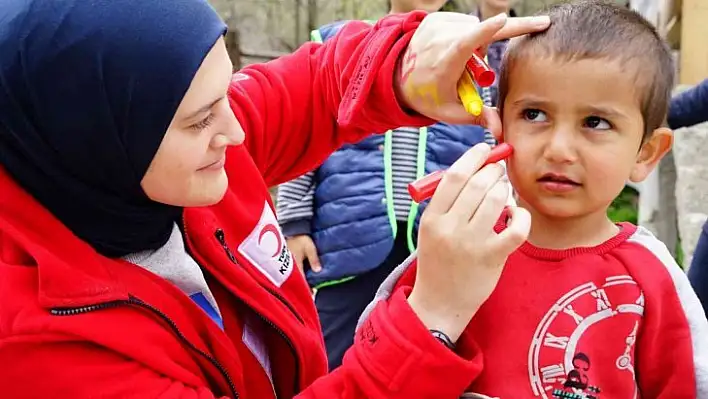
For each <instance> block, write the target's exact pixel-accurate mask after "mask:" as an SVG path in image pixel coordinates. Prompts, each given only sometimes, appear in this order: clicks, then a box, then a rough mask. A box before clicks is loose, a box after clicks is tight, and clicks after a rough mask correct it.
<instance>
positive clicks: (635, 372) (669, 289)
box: [357, 1, 708, 399]
mask: <svg viewBox="0 0 708 399" xmlns="http://www.w3.org/2000/svg"><path fill="white" fill-rule="evenodd" d="M548 14H549V15H550V17H551V27H550V28H549V29H548V30H547V31H546V32H543V33H540V34H537V35H533V36H529V37H523V38H520V39H519V40H516V41H512V43H510V45H509V47H508V49H507V53H506V56H505V59H504V63H503V66H502V73H501V76H500V110H501V112H502V115H503V125H504V140H505V141H506V142H508V143H510V144H511V145H512V146H514V148H515V153H514V155H513V156H512V157H511V159H509V161H508V172H509V178H510V180H511V182H512V185H513V186H514V188H515V189H516V191H517V192H518V194H519V201H520V205H521V206H523V207H524V208H526V209H528V211H529V212H530V213H531V216H532V226H531V232H530V235H529V238H528V242H526V243H525V244H523V245H522V246H521V247H520V248H519V249H518V250H517V251H516V252H514V253H513V254H512V255H511V256H510V257H509V258H508V259H507V262H506V265H505V268H504V271H503V273H502V275H501V277H500V280H499V282H498V285H497V287H496V289H495V291H494V292H493V293H492V295H491V296H490V297H489V299H488V300H487V302H486V303H485V304H484V305H483V306H482V307H481V308H480V309H479V311H478V312H477V313H476V314H475V315H474V318H473V319H472V321H471V322H470V324H469V325H468V327H467V330H466V331H465V333H464V334H463V336H462V337H461V338H460V340H458V342H457V344H456V350H457V351H461V352H464V351H475V352H477V353H479V358H480V362H481V363H482V364H483V369H482V371H481V372H480V373H479V374H478V375H477V376H475V379H474V382H473V384H472V386H471V387H470V389H469V391H470V392H474V393H477V394H479V395H486V396H489V397H499V398H502V399H507V398H509V399H517V398H536V397H541V398H577V399H581V398H610V399H623V398H627V399H631V398H639V397H641V398H643V399H647V398H671V399H684V398H685V399H695V398H708V345H707V344H708V322H707V321H706V319H705V315H704V313H703V310H702V309H701V305H700V303H699V302H698V300H697V298H696V295H695V293H694V292H693V291H692V289H691V287H690V285H689V283H688V281H687V279H686V277H685V275H684V274H683V272H682V271H681V269H680V268H679V266H678V265H677V264H676V263H675V262H674V260H673V258H672V257H671V256H670V254H669V252H668V251H667V249H666V247H665V246H664V245H663V244H662V243H661V242H660V241H658V240H657V239H656V238H655V237H654V236H652V234H651V233H649V232H648V231H647V230H645V229H643V228H640V227H636V226H634V225H631V224H629V223H619V224H615V223H612V222H611V221H610V220H609V219H608V217H607V208H608V206H609V205H610V203H611V202H612V200H613V199H614V198H615V197H616V196H617V195H618V194H619V192H620V191H621V190H622V187H623V186H624V185H625V183H626V181H627V180H632V181H637V182H638V181H641V180H643V179H644V178H645V177H646V176H647V175H648V174H649V173H650V172H651V171H652V170H653V169H654V167H655V166H656V165H657V163H658V162H659V160H660V159H661V158H662V157H663V156H664V154H666V152H667V151H668V150H669V149H670V147H671V141H672V136H671V131H670V130H669V129H668V128H665V127H662V125H663V123H664V120H665V117H666V113H667V104H668V101H669V97H670V93H671V89H672V85H673V79H674V69H673V63H672V59H671V55H670V52H669V49H668V48H667V46H666V45H665V44H664V42H663V41H662V40H661V39H660V38H659V37H658V36H657V34H656V32H655V30H654V29H653V28H652V26H651V25H650V24H649V23H647V22H646V21H645V20H644V19H643V18H642V17H641V16H639V15H638V14H636V13H634V12H632V11H630V10H627V9H624V8H622V7H619V6H615V5H611V4H606V3H599V2H592V1H582V2H574V3H566V4H561V5H557V6H554V7H552V8H550V10H549V11H548ZM505 222H506V218H505V217H502V218H500V221H499V222H498V224H497V231H501V230H503V229H504V228H505ZM415 264H416V262H415V259H414V257H413V256H412V257H411V260H410V261H408V262H406V263H404V264H403V265H401V266H400V267H399V268H398V269H397V270H396V271H394V273H393V274H392V275H391V276H390V277H389V278H388V279H387V281H385V282H384V284H383V285H382V287H381V288H380V289H379V292H378V294H377V299H378V300H380V299H381V298H385V297H386V296H388V295H389V294H390V292H392V291H393V290H394V289H396V288H398V287H401V286H410V285H412V284H413V282H414V279H415ZM365 317H366V313H365V316H363V317H362V321H363V320H365ZM357 339H359V337H357ZM441 384H444V381H441Z"/></svg>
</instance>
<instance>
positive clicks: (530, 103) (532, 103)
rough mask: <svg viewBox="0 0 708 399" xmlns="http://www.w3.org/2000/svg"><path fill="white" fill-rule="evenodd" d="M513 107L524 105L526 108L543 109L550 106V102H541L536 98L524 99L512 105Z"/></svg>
mask: <svg viewBox="0 0 708 399" xmlns="http://www.w3.org/2000/svg"><path fill="white" fill-rule="evenodd" d="M512 104H513V105H523V106H526V107H543V106H548V101H545V100H541V99H540V98H535V97H523V98H520V99H518V100H516V101H514V102H513V103H512Z"/></svg>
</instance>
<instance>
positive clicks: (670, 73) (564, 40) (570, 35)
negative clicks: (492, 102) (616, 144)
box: [499, 0, 675, 140]
mask: <svg viewBox="0 0 708 399" xmlns="http://www.w3.org/2000/svg"><path fill="white" fill-rule="evenodd" d="M539 15H548V16H549V17H550V19H551V26H550V27H549V28H548V30H546V31H544V32H540V33H534V34H530V35H526V36H522V37H519V38H516V39H513V40H512V41H511V42H510V43H509V46H508V47H507V50H506V53H505V55H504V61H503V62H502V68H501V72H500V76H499V107H500V111H502V112H503V106H504V99H505V98H506V95H507V94H508V92H509V84H508V83H509V74H510V70H511V69H512V68H513V67H514V66H515V65H516V64H517V62H519V60H523V59H524V58H526V59H528V58H530V57H539V56H540V57H543V56H549V57H552V58H554V59H558V60H562V61H568V62H572V61H577V60H582V59H606V60H608V61H617V62H621V63H622V65H626V66H627V68H628V71H627V73H628V74H633V75H634V82H635V84H636V85H637V89H638V90H637V92H638V93H640V96H641V97H640V99H639V101H640V106H641V113H642V117H643V119H644V134H643V140H644V139H646V138H648V137H649V136H650V135H651V133H652V132H653V131H654V130H655V129H657V128H659V127H661V126H662V125H663V124H664V121H665V119H666V114H667V112H668V107H669V101H670V99H671V91H672V89H673V86H674V79H675V78H674V75H675V72H674V62H673V57H672V55H671V50H670V49H669V47H668V45H667V44H666V42H665V41H664V40H662V39H661V37H660V36H659V34H658V33H657V32H656V29H655V28H654V27H653V26H652V25H651V24H650V23H649V22H648V21H647V20H646V19H644V17H642V16H641V15H640V14H638V13H637V12H635V11H632V10H629V9H627V8H625V7H623V6H619V5H616V4H613V3H609V2H605V1H599V0H580V1H572V2H565V3H560V4H556V5H553V6H551V7H550V8H548V9H546V10H545V11H542V12H541V13H539ZM549 84H553V82H549Z"/></svg>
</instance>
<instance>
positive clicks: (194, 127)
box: [190, 114, 214, 131]
mask: <svg viewBox="0 0 708 399" xmlns="http://www.w3.org/2000/svg"><path fill="white" fill-rule="evenodd" d="M213 120H214V114H209V116H207V117H206V118H204V119H202V120H201V121H199V122H197V123H195V124H194V125H192V126H190V128H191V129H192V130H196V131H200V130H204V129H206V128H208V127H209V125H211V122H212V121H213Z"/></svg>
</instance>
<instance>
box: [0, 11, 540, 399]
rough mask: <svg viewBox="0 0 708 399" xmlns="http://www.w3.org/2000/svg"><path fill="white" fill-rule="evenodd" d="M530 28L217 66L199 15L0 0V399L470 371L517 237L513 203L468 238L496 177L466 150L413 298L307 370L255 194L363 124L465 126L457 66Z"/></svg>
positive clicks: (434, 378) (503, 25)
mask: <svg viewBox="0 0 708 399" xmlns="http://www.w3.org/2000/svg"><path fill="white" fill-rule="evenodd" d="M424 18H425V23H424V24H421V21H423V20H424ZM547 25H548V21H547V20H545V19H528V20H513V19H506V18H505V17H504V16H500V17H499V18H497V19H495V20H492V21H491V22H484V23H481V24H480V23H478V21H476V20H475V19H474V18H473V17H466V16H450V15H435V14H433V15H431V16H428V17H426V16H425V14H423V13H414V14H409V15H399V16H392V17H390V18H386V19H384V20H382V21H381V22H379V23H378V24H377V25H376V26H374V27H369V26H368V25H366V24H359V23H352V24H350V26H347V27H345V28H343V30H342V32H341V34H340V35H338V37H337V38H336V39H333V40H330V41H329V42H328V44H326V45H315V44H312V45H308V46H305V47H303V48H301V49H300V50H298V51H297V52H295V53H294V54H292V55H291V56H288V57H284V58H282V59H279V60H276V61H274V62H272V63H269V64H266V65H258V66H254V67H252V68H249V69H247V70H244V71H243V72H242V73H238V74H236V75H233V76H232V70H231V69H232V67H231V63H230V62H229V59H228V55H227V53H226V49H225V45H224V41H223V38H222V35H223V34H224V32H225V26H224V24H223V22H222V21H221V20H220V19H219V17H218V16H217V15H216V13H215V12H214V11H213V9H212V8H211V7H209V5H208V4H207V3H206V2H205V1H202V0H173V1H170V2H165V1H139V0H92V1H86V0H51V1H50V0H5V1H4V2H3V6H2V10H1V11H0V59H1V60H2V62H1V63H0V166H1V167H0V193H2V195H0V397H3V398H13V399H15V398H38V397H52V398H72V399H80V398H93V397H101V398H128V397H136V398H213V397H228V398H239V397H240V398H259V399H260V398H291V397H294V396H296V395H297V397H298V398H428V397H436V398H456V397H457V396H459V395H460V394H461V393H462V392H463V390H464V388H465V387H466V386H467V385H469V384H470V382H471V381H472V380H473V379H474V378H475V376H476V375H477V374H478V373H479V371H480V370H481V366H482V359H481V355H480V354H479V353H478V352H477V351H476V349H475V348H476V346H475V345H474V342H472V340H470V339H464V338H460V334H461V331H462V330H463V329H464V326H465V325H466V324H467V322H468V321H469V320H470V318H471V317H472V315H474V313H475V311H476V309H477V308H478V307H479V306H480V304H481V303H482V302H484V300H485V299H486V298H487V297H488V296H489V295H490V294H491V289H492V288H493V286H494V283H495V281H496V279H497V278H498V275H499V272H500V270H499V268H500V265H501V264H503V261H504V258H505V254H508V253H509V252H510V251H511V250H513V249H514V248H515V247H516V246H518V245H519V244H520V243H521V242H522V241H523V239H524V237H525V235H526V233H527V231H528V215H527V214H525V213H523V212H521V211H520V212H518V213H517V214H516V216H515V218H514V221H515V222H514V223H512V224H511V227H510V228H509V229H508V230H507V231H508V232H509V233H504V234H502V235H499V236H496V235H494V234H493V232H492V227H493V223H494V221H495V220H496V216H498V214H499V213H498V212H500V211H501V207H502V206H503V202H504V201H503V199H504V195H505V194H506V193H505V191H504V190H505V188H504V187H505V186H503V185H500V184H498V181H499V178H500V176H501V171H500V170H499V169H498V168H494V167H486V168H483V169H481V170H480V171H479V172H478V173H476V171H477V169H478V168H479V165H480V164H481V162H482V160H483V159H484V158H485V157H486V154H487V152H488V147H484V146H481V147H477V148H474V149H473V150H471V151H470V152H469V153H467V154H466V155H465V156H463V157H462V158H461V160H460V161H459V162H458V163H457V164H455V165H454V166H453V167H452V168H451V169H450V172H449V176H451V177H446V179H444V180H443V182H442V183H441V185H440V188H439V190H438V193H437V194H436V196H435V198H433V202H437V203H438V208H439V209H447V210H445V211H441V212H438V213H431V214H430V215H429V216H426V221H425V222H424V224H423V226H424V227H423V228H422V230H421V245H420V252H419V262H420V266H419V279H418V282H417V283H416V291H414V292H404V291H401V292H399V293H397V294H396V295H395V296H394V298H393V299H392V300H390V301H389V302H386V303H381V304H379V305H378V306H377V307H376V309H375V310H374V312H373V314H372V316H371V318H370V319H369V321H368V322H367V323H366V324H365V326H364V328H362V329H361V331H360V332H359V333H358V334H357V339H356V343H355V345H354V347H353V348H352V349H351V350H350V351H349V353H348V354H347V355H346V357H345V360H344V365H343V366H342V367H341V368H340V369H339V370H338V371H337V372H336V373H333V374H330V375H325V374H326V370H327V365H326V357H325V353H324V347H323V342H322V336H321V333H320V332H319V331H320V328H319V323H318V320H317V316H316V312H315V309H314V306H313V303H312V299H311V296H310V293H309V290H308V288H307V285H306V283H305V281H304V279H303V278H302V276H301V275H300V274H299V273H297V272H293V269H294V268H295V265H294V264H293V260H292V257H291V255H290V252H289V251H288V249H287V247H286V246H284V245H283V237H282V234H281V232H280V230H279V229H278V227H277V222H276V220H275V217H274V215H273V206H272V203H271V202H270V198H269V195H268V190H267V187H268V186H270V185H273V184H277V183H279V182H282V181H284V180H287V179H290V178H293V177H295V176H297V175H298V174H301V173H303V172H305V171H307V170H308V169H311V168H312V167H314V166H315V165H316V164H317V163H318V162H320V161H321V160H322V159H324V158H325V157H326V156H327V155H328V154H329V153H330V152H331V151H333V150H334V149H335V148H337V147H338V146H340V145H342V144H343V143H346V142H353V141H356V140H360V139H362V138H363V137H364V136H365V135H366V134H367V133H366V132H371V131H385V130H386V129H388V128H392V127H395V126H399V125H411V126H422V125H425V124H429V123H430V122H431V120H433V119H447V120H450V121H451V122H452V123H456V122H457V123H459V122H464V121H466V122H470V120H469V117H468V116H465V114H464V112H463V111H462V107H461V106H460V105H459V103H458V102H457V100H456V99H455V90H454V87H455V79H454V78H451V77H452V76H454V75H455V74H456V75H457V76H459V74H460V73H461V71H462V68H463V66H464V62H465V59H466V58H468V57H469V56H470V54H471V53H472V51H474V49H476V48H477V47H479V46H480V45H482V44H484V43H487V42H489V41H492V40H494V39H498V38H499V37H503V36H507V37H508V36H513V35H518V34H523V33H526V32H530V31H534V30H541V29H544V28H545V27H546V26H547ZM419 27H420V28H419ZM418 28H419V29H418ZM453 48H454V49H455V50H456V51H453V52H451V51H449V50H450V49H453ZM406 49H408V50H406ZM404 51H408V53H407V55H406V56H405V57H403V54H404ZM399 60H402V61H401V62H399ZM412 60H415V62H413V61H412ZM402 64H404V65H402ZM412 64H413V65H415V67H414V68H411V65H412ZM402 71H412V72H410V73H405V75H406V76H405V79H403V78H402V76H401V75H403V74H404V72H402ZM402 80H403V81H405V82H410V83H407V84H410V87H413V88H415V87H421V86H424V85H427V86H430V85H431V84H435V85H436V86H437V87H438V88H439V90H438V91H437V92H436V95H437V100H438V102H437V104H432V103H430V102H429V101H428V99H426V98H425V97H421V96H416V95H415V94H414V92H415V90H410V91H406V90H403V83H402ZM484 119H485V121H486V123H487V124H488V125H489V126H490V128H491V129H493V130H494V131H498V130H499V129H500V126H499V120H498V117H497V116H496V114H495V113H494V112H493V111H492V110H490V109H487V110H485V114H484ZM476 122H478V123H481V122H483V121H482V120H476ZM315 124H316V125H318V126H317V129H314V128H313V125H315ZM312 131H317V132H318V133H317V136H316V137H315V136H312V135H311V134H310V133H309V132H312ZM470 186H476V187H477V188H476V189H475V190H474V191H473V190H472V189H470ZM479 187H484V189H483V190H480V189H479ZM480 192H481V193H484V192H486V193H487V194H486V196H485V197H483V198H480V197H479V195H478V194H476V193H480ZM472 193H475V194H472ZM458 196H459V199H458ZM446 204H447V205H446ZM441 207H442V208H441ZM473 212H474V214H473ZM454 237H457V238H456V239H455V238H454ZM460 237H463V239H464V241H465V242H474V243H475V245H459V240H460ZM471 260H472V261H475V260H476V262H474V264H476V265H478V267H475V268H470V267H468V265H469V264H470V261H471ZM463 266H464V267H463ZM456 281H459V282H460V283H459V284H454V282H456ZM469 281H478V282H480V284H481V286H482V287H480V290H479V291H478V292H469V291H468V290H469V288H468V287H469V283H468V282H469ZM463 283H464V284H463ZM443 287H444V289H442V288H443ZM446 346H447V347H446ZM443 381H444V383H443Z"/></svg>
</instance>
